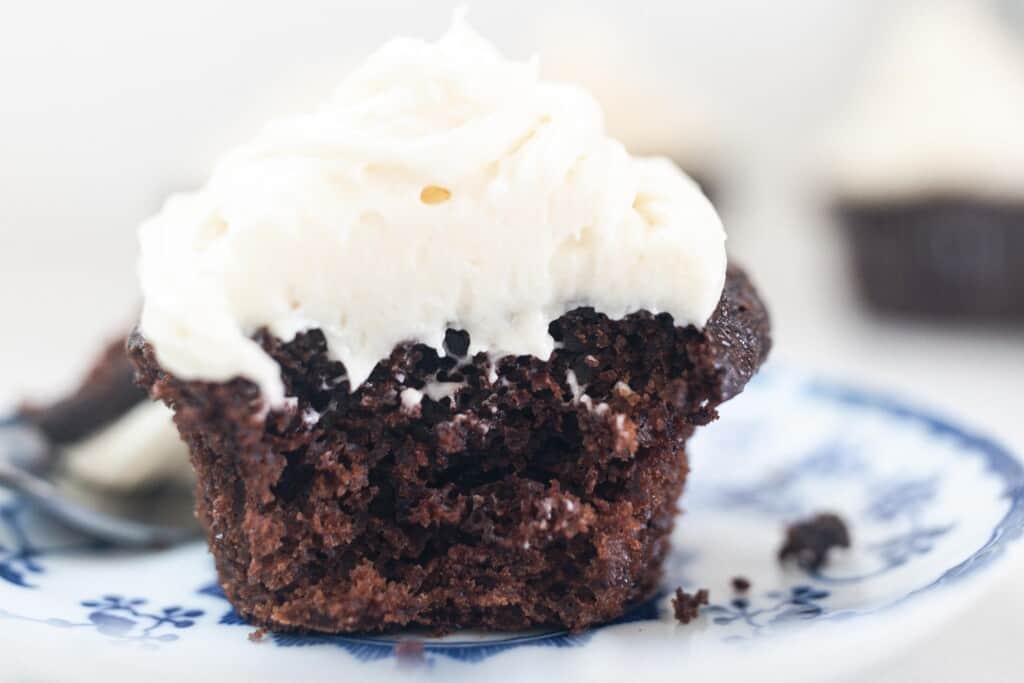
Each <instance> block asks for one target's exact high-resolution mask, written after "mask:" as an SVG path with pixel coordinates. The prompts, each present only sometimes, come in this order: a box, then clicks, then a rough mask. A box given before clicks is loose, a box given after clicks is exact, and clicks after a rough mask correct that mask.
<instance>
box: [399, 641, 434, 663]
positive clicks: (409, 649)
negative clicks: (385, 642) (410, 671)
mask: <svg viewBox="0 0 1024 683" xmlns="http://www.w3.org/2000/svg"><path fill="white" fill-rule="evenodd" d="M426 657H427V655H426V646H425V645H424V643H423V641H422V640H417V639H412V638H409V639H403V640H399V641H398V642H397V643H395V658H396V659H397V660H398V663H399V664H405V665H410V664H421V663H422V662H423V661H425V660H426Z"/></svg>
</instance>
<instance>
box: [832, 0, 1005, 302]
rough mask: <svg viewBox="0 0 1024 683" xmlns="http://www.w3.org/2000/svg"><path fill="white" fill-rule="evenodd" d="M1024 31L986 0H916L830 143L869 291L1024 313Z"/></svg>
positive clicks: (836, 183) (840, 210)
mask: <svg viewBox="0 0 1024 683" xmlns="http://www.w3.org/2000/svg"><path fill="white" fill-rule="evenodd" d="M1022 122H1024V39H1022V37H1021V36H1020V35H1016V34H1014V33H1012V32H1011V30H1010V28H1009V27H1008V26H1007V25H1004V24H1002V23H1000V21H999V20H998V19H997V16H996V15H995V14H993V13H992V12H990V8H989V7H988V5H986V4H985V3H980V2H968V1H964V0H945V1H943V2H937V3H921V4H917V5H915V6H914V7H913V10H912V11H910V12H909V13H908V14H907V15H906V16H904V17H903V18H902V20H901V21H899V22H897V23H896V24H895V25H894V26H893V31H892V34H891V35H890V36H889V37H888V43H887V45H886V46H885V49H884V50H882V51H881V53H880V55H879V58H878V59H877V60H876V61H875V63H874V64H873V67H872V69H871V70H870V71H869V77H868V78H867V79H866V80H865V87H864V88H863V89H862V91H861V92H860V94H859V98H858V100H857V102H856V103H855V106H854V107H852V108H851V109H850V110H849V111H848V112H847V115H846V116H845V117H844V119H843V121H842V122H841V123H840V125H838V126H837V127H836V129H835V131H833V135H832V137H831V138H830V140H829V145H828V165H827V175H828V178H829V183H830V187H829V190H830V192H831V195H832V197H833V199H834V204H835V208H836V212H837V214H838V216H839V218H840V219H841V222H842V223H843V225H844V226H845V231H846V232H847V234H848V235H849V238H850V242H851V244H852V253H853V263H854V267H855V271H856V273H857V275H858V278H859V281H860V285H861V288H862V291H863V294H864V296H865V298H866V300H867V301H868V302H869V303H870V304H872V305H874V306H876V307H877V308H879V309H883V310H887V311H894V312H905V313H918V314H927V315H935V316H945V317H956V318H977V319H1009V318H1017V319H1024V135H1022V134H1021V126H1022Z"/></svg>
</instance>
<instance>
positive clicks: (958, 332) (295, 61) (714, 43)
mask: <svg viewBox="0 0 1024 683" xmlns="http://www.w3.org/2000/svg"><path fill="white" fill-rule="evenodd" d="M455 4H457V3H456V2H454V1H452V2H447V3H445V2H436V3H433V2H432V3H429V5H428V3H421V2H393V1H389V2H376V3H369V2H367V3H364V4H363V5H362V6H361V7H359V8H358V11H356V9H354V8H353V5H351V4H349V5H346V4H345V3H340V2H334V1H333V0H332V1H327V0H324V1H323V2H318V1H316V0H301V1H296V2H293V3H287V7H285V4H282V3H276V2H265V1H254V2H248V3H246V4H245V8H246V10H245V12H239V11H238V9H237V8H238V5H235V4H233V3H232V2H227V1H225V0H220V1H213V2H206V1H200V0H182V2H179V3H175V4H174V5H173V6H171V5H168V6H163V7H156V6H154V5H152V4H150V3H135V2H114V1H112V0H105V1H104V0H100V1H98V2H92V3H70V2H69V3H55V2H37V3H7V4H5V5H3V6H0V82H2V83H3V84H4V95H3V99H2V103H3V106H0V150H3V153H2V154H0V245H2V248H0V307H2V310H3V311H4V322H3V323H2V325H3V327H2V331H3V333H4V341H3V343H2V344H0V374H2V376H3V377H4V381H3V383H2V384H0V399H6V400H7V401H11V400H14V399H16V398H17V397H21V396H25V395H34V396H40V395H48V394H52V393H53V392H55V391H58V390H60V389H61V388H62V387H63V386H66V384H67V383H68V382H69V381H70V380H71V378H73V377H74V376H75V375H76V373H78V372H80V371H81V370H82V369H84V367H85V365H86V363H87V362H88V361H89V359H88V358H87V357H85V355H83V349H90V348H97V347H98V345H99V343H100V342H101V341H102V340H106V339H107V338H108V337H110V336H111V335H112V333H114V332H115V331H116V330H118V329H119V328H120V327H122V326H127V325H128V324H129V321H130V320H131V319H132V318H133V316H134V315H135V308H136V306H137V304H138V293H137V289H136V287H135V274H134V264H133V258H134V254H135V251H136V246H135V243H134V237H133V234H132V231H133V229H134V227H135V225H137V223H138V222H139V221H140V220H142V219H143V218H144V217H145V216H146V215H148V214H150V213H152V212H153V211H154V210H155V209H156V208H157V206H158V203H159V200H160V198H161V197H162V196H163V195H164V194H166V193H167V192H168V191H171V190H176V189H183V188H187V187H190V186H194V185H196V184H198V182H200V181H201V180H202V179H203V177H204V172H205V169H208V168H209V167H210V164H211V163H212V160H213V159H214V158H215V156H216V154H217V153H219V152H220V151H222V150H223V149H225V148H226V147H228V146H230V145H231V144H235V143H237V142H240V141H241V140H243V139H245V138H246V137H248V136H249V135H251V134H252V133H253V132H254V131H255V130H256V128H257V125H258V124H259V122H260V121H262V120H263V119H264V118H265V117H266V116H268V115H270V114H277V113H283V112H289V111H297V110H302V109H306V108H308V106H309V105H311V104H313V103H314V102H315V100H316V96H318V95H320V94H321V93H325V92H327V91H328V88H329V87H330V86H331V85H332V84H333V83H334V82H335V81H336V74H337V71H338V68H340V66H341V65H343V64H345V63H346V62H347V61H348V55H349V53H350V51H351V52H358V53H365V52H366V51H367V50H368V49H370V48H372V46H373V45H374V44H376V43H378V42H380V41H381V40H382V39H384V38H385V37H387V35H389V34H391V33H394V32H403V33H419V34H432V33H433V34H436V33H437V32H439V31H441V30H442V29H443V27H444V25H445V23H446V22H447V21H448V18H449V17H450V12H451V10H452V8H453V6H454V5H455ZM545 4H547V3H542V2H540V0H537V1H535V2H530V1H526V0H524V2H520V3H490V2H478V3H475V4H474V7H473V10H472V11H473V14H472V16H473V17H474V21H476V22H477V23H479V24H480V27H481V29H482V30H484V31H485V32H486V33H488V34H490V35H503V36H505V37H506V39H504V40H502V41H501V44H502V46H503V47H507V48H508V49H510V50H511V51H512V53H513V54H516V55H518V56H526V55H527V54H528V53H529V49H528V48H529V45H530V40H529V39H528V38H527V36H529V35H531V31H533V27H534V25H535V22H536V21H537V14H536V13H535V12H540V11H541V8H542V6H543V5H545ZM566 4H573V5H575V6H577V7H582V6H583V3H566ZM899 4H901V3H895V2H889V0H864V1H863V2H861V1H858V2H849V0H822V1H821V2H814V3H808V2H806V0H778V1H777V2H771V3H767V2H753V1H751V0H721V1H720V2H715V3H709V2H693V3H680V2H664V3H661V2H650V3H644V4H643V5H642V6H640V5H638V4H636V3H629V4H628V5H626V4H623V3H619V2H612V1H611V0H608V1H606V2H591V3H587V5H588V6H590V7H595V6H603V7H605V8H611V9H612V11H614V12H615V13H616V21H617V22H618V23H620V25H622V26H623V27H628V28H630V29H632V30H633V31H634V33H636V34H638V35H643V36H645V38H646V39H647V41H648V43H649V46H650V49H651V51H652V53H653V54H654V55H655V56H658V57H660V58H665V59H667V60H670V61H669V63H670V64H671V65H672V68H673V70H674V72H676V73H677V74H678V77H679V78H680V79H687V80H688V82H689V83H691V84H693V86H695V87H698V88H700V89H701V90H703V91H704V92H706V93H707V94H708V96H709V97H711V98H712V99H713V100H715V102H716V104H717V105H718V106H716V110H717V111H720V112H722V119H721V121H720V122H719V123H720V131H719V133H720V134H721V136H722V138H723V142H725V143H726V145H725V147H726V149H725V150H724V151H723V154H724V155H725V156H724V162H725V163H724V167H725V168H724V169H723V174H722V181H721V185H722V186H723V190H724V192H723V194H724V196H725V197H726V206H725V212H724V213H725V218H726V222H727V226H728V228H729V231H730V242H729V245H730V249H731V250H732V252H733V253H734V255H735V256H736V257H737V258H738V259H741V260H742V261H743V262H745V263H747V264H749V265H750V266H751V269H752V271H753V273H754V275H755V277H756V279H757V281H758V283H759V284H760V286H761V287H762V289H763V290H764V292H765V294H766V296H767V297H768V299H769V301H770V302H771V305H772V309H773V313H774V316H775V321H774V322H775V330H776V339H777V344H776V349H775V356H776V358H779V359H784V360H787V361H790V362H793V363H796V364H799V365H802V366H806V367H809V368H811V369H818V370H822V371H824V372H827V373H830V374H832V375H833V376H837V377H840V378H848V379H850V380H853V381H856V382H858V383H864V384H868V385H872V386H874V387H877V388H881V389H884V390H887V391H893V392H896V393H900V394H903V395H906V396H908V397H910V398H913V399H915V400H918V401H921V402H924V403H926V404H931V405H933V406H935V407H936V408H937V409H939V410H940V411H943V412H946V413H948V414H950V415H953V416H956V417H958V418H962V419H963V420H964V421H966V422H968V423H970V424H973V425H976V426H977V427H979V428H980V429H982V430H985V431H988V432H990V433H992V434H994V435H996V436H997V437H998V438H1000V439H1001V440H1002V441H1004V442H1005V443H1007V444H1008V445H1010V446H1011V447H1012V448H1013V449H1014V450H1016V451H1017V452H1021V451H1024V421H1022V420H1021V417H1020V416H1021V414H1022V413H1024V405H1022V403H1024V399H1022V397H1021V394H1020V378H1021V377H1024V330H1022V329H1020V328H1017V329H1009V330H1008V329H998V328H990V329H977V328H963V329H961V328H957V327H955V326H949V325H930V324H924V323H912V322H901V321H891V320H882V319H878V318H876V317H873V316H870V315H868V314H866V313H865V312H863V311H862V310H861V309H860V308H859V307H858V306H857V303H856V299H855V297H854V295H853V292H852V291H851V288H850V286H849V283H848V277H847V272H846V267H845V253H844V251H843V244H842V243H841V242H840V241H839V240H838V238H837V235H836V233H835V231H834V229H833V226H831V224H830V223H829V222H828V221H827V220H826V219H825V217H824V216H823V215H821V213H820V212H819V211H817V209H816V202H818V201H819V198H818V197H817V196H815V195H814V194H813V192H811V191H810V190H811V189H813V188H814V186H815V184H816V179H815V177H814V175H813V174H810V173H807V172H806V166H805V165H804V163H803V162H804V159H805V158H806V156H807V155H808V154H809V151H810V150H809V147H811V146H813V145H814V144H816V143H817V141H818V135H817V134H818V133H819V132H820V131H822V130H823V128H824V126H825V124H826V123H827V122H829V121H831V120H833V116H834V115H835V114H836V113H837V112H838V111H839V110H840V109H841V108H842V103H844V102H845V98H846V96H847V95H849V92H848V90H849V87H850V82H849V80H848V78H849V76H851V75H852V74H854V73H857V72H858V70H859V62H858V60H859V59H860V58H862V57H864V56H866V49H867V45H868V44H869V43H870V40H869V38H870V37H871V35H872V33H873V31H874V30H875V29H876V28H877V27H878V25H879V22H880V21H881V20H882V19H883V18H885V17H886V16H887V14H888V12H890V11H891V10H892V9H893V7H894V6H895V5H899ZM58 14H59V16H60V17H61V20H60V21H54V20H53V17H54V16H55V15H58ZM115 17H116V19H113V18H115ZM182 46H187V48H185V49H183V47H182ZM738 46H742V49H741V48H740V47H738ZM350 48H351V50H350ZM30 67H31V68H30ZM281 93H284V94H281ZM289 93H290V94H289ZM197 100H199V101H203V102H204V103H205V105H204V106H203V107H184V106H182V103H183V102H195V101H197ZM41 310H44V311H60V313H61V315H60V316H43V315H40V311H41ZM68 330H72V332H71V333H68ZM56 359H60V360H59V361H56ZM65 359H66V360H65ZM55 361H56V362H55ZM1022 571H1024V566H1022V567H1020V568H1019V569H1018V571H1017V575H1018V576H1019V575H1020V572H1022ZM1021 614H1024V584H1021V582H1020V581H1019V580H1016V579H1015V577H1014V576H1012V575H1011V576H1009V577H1007V580H1006V581H1004V582H1003V583H1002V584H1001V586H1000V587H998V588H997V589H996V590H994V591H992V592H991V593H990V594H988V596H987V597H985V598H984V599H983V600H980V601H979V602H977V603H976V604H974V605H972V606H970V607H969V609H968V611H967V612H966V614H965V616H964V617H963V618H962V619H960V620H959V621H956V622H955V623H952V624H949V625H947V626H946V627H945V628H944V629H943V630H942V631H941V632H939V633H937V634H936V633H932V634H930V635H929V636H928V640H927V641H925V642H922V643H920V644H918V646H916V647H914V648H908V649H907V650H906V651H905V652H904V653H903V654H898V655H896V656H895V657H894V658H893V659H891V660H890V661H889V662H886V663H885V664H884V666H879V667H877V668H876V669H874V670H873V671H871V672H870V673H869V674H868V675H865V676H863V677H861V678H859V680H864V681H872V682H884V683H888V682H892V683H897V682H904V681H929V682H930V681H965V682H966V681H972V682H973V681H977V680H983V681H1016V680H1019V676H1020V671H1021V669H1022V667H1024V655H1022V653H1021V651H1020V647H1019V640H1020V615H1021ZM914 635H915V634H914V633H912V632H911V633H908V634H907V636H908V638H913V636H914Z"/></svg>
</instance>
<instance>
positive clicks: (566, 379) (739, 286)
mask: <svg viewBox="0 0 1024 683" xmlns="http://www.w3.org/2000/svg"><path fill="white" fill-rule="evenodd" d="M728 292H732V296H727V297H725V298H723V304H722V305H720V307H719V312H718V313H717V314H716V315H717V318H715V319H714V322H713V323H712V324H709V326H708V328H707V329H706V330H705V331H703V332H701V331H698V330H696V329H694V328H693V327H686V328H679V327H675V326H674V324H673V322H672V319H671V317H670V316H668V315H658V316H655V315H650V314H648V313H645V312H640V313H636V314H633V315H630V316H627V317H626V318H625V319H623V320H617V321H614V320H610V319H608V318H607V317H605V316H603V315H600V314H598V313H595V312H594V311H593V310H592V309H587V308H580V309H576V310H574V311H572V312H570V313H567V314H566V315H564V316H562V317H561V318H559V319H558V320H556V321H554V322H553V323H552V324H551V326H550V333H551V335H552V337H553V338H554V339H555V341H556V347H557V348H556V351H555V352H554V353H553V355H552V356H551V358H550V359H549V360H547V361H541V360H539V359H537V358H534V357H531V356H520V357H505V358H502V359H500V360H497V361H496V362H495V361H492V360H491V359H490V358H489V357H488V356H487V355H486V354H477V355H475V356H472V357H468V356H467V355H466V351H467V349H468V348H469V341H470V340H469V335H468V334H467V333H465V332H463V331H458V330H449V331H448V333H447V335H446V341H445V348H444V349H442V350H440V351H437V350H434V349H431V348H429V347H427V346H423V345H416V344H410V345H401V346H399V347H397V348H396V349H395V350H394V352H393V353H392V354H391V356H390V357H389V358H387V359H385V360H384V361H382V362H381V363H379V364H378V365H377V367H376V368H375V369H374V371H373V373H372V374H371V376H370V378H369V380H368V381H367V382H365V383H364V384H363V385H361V386H360V387H359V388H358V389H357V390H356V391H354V392H350V387H349V386H348V380H347V379H346V377H345V372H344V367H343V366H342V365H341V364H340V363H338V362H336V361H333V360H331V359H330V358H329V356H328V354H327V349H326V344H325V341H324V337H323V335H322V334H320V333H319V332H318V331H316V330H312V331H309V332H306V333H303V334H300V335H298V336H297V337H296V338H295V339H294V340H293V341H290V342H288V343H282V342H281V341H280V340H278V339H276V338H274V337H273V336H271V335H269V334H268V333H266V332H261V333H259V334H258V335H257V337H256V339H257V340H258V341H259V342H260V344H261V345H262V346H263V348H264V349H265V350H266V351H267V352H268V353H269V354H270V355H271V357H273V358H274V359H275V360H276V361H277V362H278V363H279V365H280V366H281V369H282V375H283V377H284V380H285V385H286V388H287V392H288V395H289V396H290V397H293V398H292V399H290V401H291V404H290V406H289V407H288V408H287V409H285V410H280V411H272V412H271V413H270V414H269V415H265V413H264V412H262V403H261V399H260V394H259V391H258V389H257V388H256V386H255V385H254V384H252V383H251V382H248V381H246V380H243V379H238V380H234V381H232V382H228V383H204V382H186V381H181V380H179V379H177V378H175V377H173V376H171V375H169V374H167V373H165V372H163V370H162V369H161V368H160V366H159V363H157V361H156V358H155V354H154V352H153V349H152V347H151V346H150V345H149V344H148V342H146V340H145V339H144V338H143V337H142V336H141V335H138V334H136V335H135V336H134V337H133V338H132V339H131V340H130V342H129V352H130V354H131V355H132V356H133V359H134V361H135V363H136V365H137V367H138V368H139V370H140V374H139V377H140V380H141V381H142V383H143V384H144V385H146V386H148V387H149V388H150V390H151V392H152V393H153V394H154V395H155V396H157V397H159V398H162V399H163V400H165V401H167V402H169V403H170V404H171V405H172V406H173V407H174V408H175V412H176V416H175V420H176V422H177V424H178V426H179V429H180V430H181V432H182V435H183V436H184V438H185V440H186V441H187V442H188V444H189V446H190V447H191V450H192V462H193V465H194V466H195V468H196V470H197V474H198V479H199V483H198V500H197V506H198V513H199V517H200V519H201V520H202V522H203V523H204V525H205V527H206V530H207V536H208V541H209V544H210V548H211V551H212V553H213V556H214V558H215V560H216V563H217V568H218V572H219V576H220V581H221V584H222V586H223V588H224V590H225V593H226V595H227V596H228V598H229V599H230V600H231V602H232V603H233V605H234V606H235V607H236V609H237V610H238V611H239V612H240V613H241V614H242V616H244V617H246V618H247V619H249V620H250V621H251V622H252V623H254V624H256V625H259V626H265V627H268V628H272V629H277V630H299V631H322V632H351V631H377V630H394V629H399V628H404V627H408V626H419V627H425V628H427V629H429V630H431V631H435V632H444V631H449V630H452V629H456V628H462V627H473V628H485V629H498V630H509V629H522V628H528V627H531V626H539V625H559V626H565V627H568V628H570V629H575V630H578V629H582V628H585V627H587V626H589V625H591V624H595V623H600V622H605V621H608V620H611V619H614V618H616V617H618V616H620V615H622V614H623V613H624V612H625V611H626V610H627V609H628V607H629V606H630V605H632V604H635V603H637V602H638V601H640V600H642V599H643V598H645V597H647V596H649V595H650V594H651V593H652V592H653V591H654V590H655V588H656V586H657V580H658V577H659V574H660V568H661V562H662V560H663V558H664V557H665V555H666V553H667V551H668V536H669V534H670V532H671V530H672V527H673V524H674V520H675V516H676V513H677V506H676V501H677V499H678V498H679V495H680V493H681V492H682V489H683V485H684V482H685V479H686V475H687V459H686V453H685V442H686V440H687V439H688V438H689V436H690V435H691V434H692V433H693V430H694V428H695V427H696V426H697V425H700V424H705V423H707V422H709V421H710V420H712V419H714V418H715V417H716V412H715V407H716V406H717V405H718V404H719V403H721V401H723V400H725V399H726V398H728V397H729V396H731V395H732V394H734V393H736V392H737V391H739V389H741V388H742V385H743V384H744V383H745V382H746V380H747V379H749V377H750V375H751V374H753V372H754V371H755V370H756V368H757V366H758V365H759V364H760V362H761V361H762V360H763V358H764V356H765V354H766V353H767V348H768V338H767V316H766V313H765V312H764V309H763V306H761V305H760V302H759V301H758V300H757V299H756V296H755V295H754V294H753V293H752V290H751V289H750V287H749V283H748V282H747V281H746V279H745V278H743V277H742V276H740V275H739V274H736V273H734V274H733V275H732V276H731V281H730V285H729V286H727V293H728Z"/></svg>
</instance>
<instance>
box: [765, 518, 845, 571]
mask: <svg viewBox="0 0 1024 683" xmlns="http://www.w3.org/2000/svg"><path fill="white" fill-rule="evenodd" d="M849 547H850V532H849V530H848V529H847V527H846V522H844V521H843V520H842V519H841V518H840V517H839V516H838V515H835V514H832V513H821V514H818V515H815V516H814V517H811V518H810V519H806V520H803V521H800V522H796V523H795V524H791V525H790V526H789V527H788V528H787V529H786V542H785V543H784V544H783V546H782V548H780V549H779V561H781V562H785V561H787V560H796V563H797V564H798V565H799V566H800V567H802V568H804V569H807V570H808V571H816V570H818V569H821V568H822V567H824V566H825V565H826V564H827V563H828V554H829V551H830V550H831V549H832V548H849Z"/></svg>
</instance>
